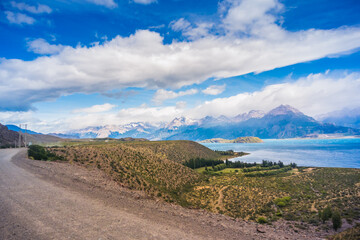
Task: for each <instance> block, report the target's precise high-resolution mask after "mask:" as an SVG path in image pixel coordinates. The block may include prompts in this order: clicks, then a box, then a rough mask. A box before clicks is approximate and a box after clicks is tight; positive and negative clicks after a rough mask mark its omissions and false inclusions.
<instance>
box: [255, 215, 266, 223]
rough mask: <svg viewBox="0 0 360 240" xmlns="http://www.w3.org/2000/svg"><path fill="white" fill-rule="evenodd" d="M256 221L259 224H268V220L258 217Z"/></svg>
mask: <svg viewBox="0 0 360 240" xmlns="http://www.w3.org/2000/svg"><path fill="white" fill-rule="evenodd" d="M256 221H257V222H258V223H260V224H264V223H267V222H268V220H267V219H266V218H265V217H259V218H258V219H257V220H256Z"/></svg>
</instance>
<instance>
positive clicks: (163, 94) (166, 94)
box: [152, 88, 199, 104]
mask: <svg viewBox="0 0 360 240" xmlns="http://www.w3.org/2000/svg"><path fill="white" fill-rule="evenodd" d="M198 92H199V91H198V90H197V89H195V88H193V89H189V90H186V91H180V92H174V91H167V90H165V89H159V90H157V91H156V93H155V94H154V97H153V99H152V100H153V101H154V102H155V103H157V104H161V103H162V102H163V101H165V100H168V99H174V98H178V97H182V96H186V95H194V94H196V93H198Z"/></svg>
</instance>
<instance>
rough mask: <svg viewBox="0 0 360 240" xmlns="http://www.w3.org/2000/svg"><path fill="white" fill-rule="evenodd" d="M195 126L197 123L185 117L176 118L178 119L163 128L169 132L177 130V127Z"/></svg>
mask: <svg viewBox="0 0 360 240" xmlns="http://www.w3.org/2000/svg"><path fill="white" fill-rule="evenodd" d="M197 124H198V121H196V120H194V119H191V118H187V117H178V118H174V120H172V121H171V122H170V123H169V124H167V125H166V126H165V128H167V129H169V130H176V129H179V127H183V126H190V125H197Z"/></svg>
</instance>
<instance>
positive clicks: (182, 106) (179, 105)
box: [176, 101, 187, 109]
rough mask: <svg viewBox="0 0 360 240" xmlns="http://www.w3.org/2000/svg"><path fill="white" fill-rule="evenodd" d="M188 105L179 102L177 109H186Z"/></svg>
mask: <svg viewBox="0 0 360 240" xmlns="http://www.w3.org/2000/svg"><path fill="white" fill-rule="evenodd" d="M186 105H187V103H186V102H185V101H179V102H177V103H176V108H177V109H184V108H186Z"/></svg>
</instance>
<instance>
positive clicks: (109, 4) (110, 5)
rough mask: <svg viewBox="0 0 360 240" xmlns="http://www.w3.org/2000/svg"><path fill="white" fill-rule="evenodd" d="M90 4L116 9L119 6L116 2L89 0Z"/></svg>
mask: <svg viewBox="0 0 360 240" xmlns="http://www.w3.org/2000/svg"><path fill="white" fill-rule="evenodd" d="M87 1H88V2H91V3H94V4H96V5H100V6H105V7H107V8H116V7H117V6H118V5H117V3H115V2H114V0H87Z"/></svg>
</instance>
